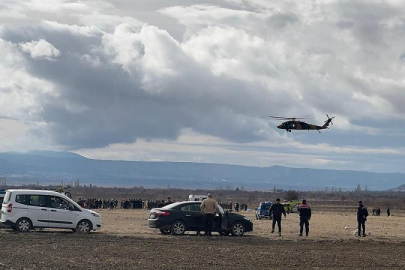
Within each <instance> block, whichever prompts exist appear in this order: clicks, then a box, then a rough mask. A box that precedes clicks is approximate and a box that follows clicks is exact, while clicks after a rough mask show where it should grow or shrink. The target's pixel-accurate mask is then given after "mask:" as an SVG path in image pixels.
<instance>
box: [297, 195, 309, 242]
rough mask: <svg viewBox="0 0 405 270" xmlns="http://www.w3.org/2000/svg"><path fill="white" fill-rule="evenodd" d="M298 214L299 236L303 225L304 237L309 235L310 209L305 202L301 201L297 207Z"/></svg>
mask: <svg viewBox="0 0 405 270" xmlns="http://www.w3.org/2000/svg"><path fill="white" fill-rule="evenodd" d="M298 213H299V215H300V236H302V231H303V230H304V225H305V235H306V236H308V233H309V220H310V219H311V207H309V206H308V204H307V201H306V200H302V204H300V205H299V206H298Z"/></svg>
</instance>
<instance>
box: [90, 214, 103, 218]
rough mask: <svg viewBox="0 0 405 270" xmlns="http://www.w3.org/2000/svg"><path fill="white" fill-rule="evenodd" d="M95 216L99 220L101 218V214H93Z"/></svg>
mask: <svg viewBox="0 0 405 270" xmlns="http://www.w3.org/2000/svg"><path fill="white" fill-rule="evenodd" d="M91 214H92V215H93V216H95V217H97V218H99V217H101V216H100V215H99V214H97V213H91Z"/></svg>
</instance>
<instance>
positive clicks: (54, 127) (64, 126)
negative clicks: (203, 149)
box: [4, 24, 275, 149]
mask: <svg viewBox="0 0 405 270" xmlns="http://www.w3.org/2000/svg"><path fill="white" fill-rule="evenodd" d="M53 27H54V28H52V27H50V26H49V24H46V26H45V27H44V26H43V25H37V26H30V27H25V28H23V29H20V31H13V32H11V31H6V32H5V34H4V37H5V38H8V39H9V40H11V41H13V42H27V41H29V40H33V39H34V37H40V38H43V39H46V40H47V41H48V42H50V43H52V45H53V46H54V47H55V48H57V49H58V50H59V51H60V52H61V54H60V56H59V57H57V59H56V60H55V61H46V60H38V59H32V58H31V57H30V56H29V55H28V54H26V55H25V57H26V62H27V68H28V70H29V73H30V74H32V75H34V76H36V77H39V78H41V79H44V80H46V81H48V82H51V83H52V84H53V85H54V86H55V93H53V94H52V95H47V96H46V95H44V96H43V97H42V98H41V104H39V105H40V107H41V108H42V113H41V114H39V115H36V117H37V120H40V121H44V122H46V128H45V129H43V130H42V132H50V134H52V137H53V138H54V140H55V142H56V143H57V144H61V145H64V146H66V147H68V148H71V149H80V148H92V147H103V146H106V145H109V144H112V143H132V142H134V141H136V139H137V138H139V137H141V138H145V139H156V138H168V139H173V140H174V139H176V138H177V136H178V135H179V134H180V132H181V130H182V129H183V128H192V129H194V130H196V131H199V132H201V133H203V134H211V135H215V136H219V137H224V138H228V139H230V140H234V141H254V140H261V139H264V138H265V137H266V136H268V134H265V133H264V134H263V133H262V134H261V133H259V131H260V130H261V129H263V130H266V129H267V132H268V131H269V130H270V127H268V126H267V123H266V122H262V121H260V120H257V119H255V118H256V117H257V113H259V117H263V118H264V117H266V115H265V114H264V113H263V112H265V110H266V109H267V107H268V106H271V104H273V105H274V104H275V101H272V100H271V99H270V98H269V97H267V98H264V99H263V98H257V97H258V96H263V94H264V89H263V88H262V87H261V86H260V85H254V84H253V85H252V84H248V83H245V82H243V81H238V80H234V79H231V78H227V76H220V77H218V76H214V75H213V74H212V73H211V72H209V70H207V69H205V68H203V67H201V66H199V65H197V64H196V63H195V62H194V61H193V60H192V59H187V58H186V59H185V61H184V60H181V61H180V60H177V59H172V61H178V62H179V63H177V64H179V65H185V66H183V67H178V69H179V71H180V74H179V75H178V76H177V77H176V78H175V79H173V78H164V79H163V80H162V79H156V78H155V79H156V80H162V81H161V82H159V83H160V87H162V89H160V90H159V91H157V90H156V91H155V89H152V90H151V89H149V90H146V89H145V85H144V83H143V78H144V76H145V74H144V72H145V71H142V70H141V68H140V67H137V68H134V69H131V71H130V72H128V71H126V70H124V68H123V66H122V65H120V64H117V63H111V62H110V60H109V58H108V56H106V55H105V54H104V53H103V52H102V51H101V49H100V48H101V34H100V33H99V32H97V31H96V32H89V33H87V32H86V33H85V34H83V33H80V31H78V29H76V30H77V31H76V30H66V29H64V28H60V25H53ZM81 30H83V29H81ZM72 31H76V32H72ZM161 38H168V36H167V35H163V37H161ZM168 40H169V41H168V42H174V41H170V39H168ZM96 48H98V49H96ZM152 53H154V52H152ZM168 53H169V54H170V53H171V52H168ZM175 53H176V52H175ZM177 53H179V52H177ZM180 54H182V53H181V52H180ZM84 55H86V56H89V58H90V60H91V59H97V64H96V65H95V64H94V63H93V62H92V61H90V62H89V61H86V58H83V56H84ZM139 57H140V58H142V57H144V55H140V56H139ZM183 57H186V56H184V55H183ZM177 64H175V65H177ZM153 75H154V74H151V76H153ZM152 83H154V82H152ZM252 86H254V88H253V89H250V88H251V87H252ZM253 104H254V106H253V107H254V108H255V109H251V108H252V105H253ZM260 113H261V114H262V115H260ZM40 132H41V131H39V130H37V131H36V134H37V135H38V134H41V133H40Z"/></svg>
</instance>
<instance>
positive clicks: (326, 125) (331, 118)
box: [322, 114, 335, 128]
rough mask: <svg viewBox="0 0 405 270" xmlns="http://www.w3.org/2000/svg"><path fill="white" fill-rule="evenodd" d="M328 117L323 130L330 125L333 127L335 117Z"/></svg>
mask: <svg viewBox="0 0 405 270" xmlns="http://www.w3.org/2000/svg"><path fill="white" fill-rule="evenodd" d="M326 117H328V120H326V121H325V124H323V126H322V128H328V126H329V124H331V125H332V126H333V122H332V120H333V118H335V117H334V116H332V117H329V115H328V114H326Z"/></svg>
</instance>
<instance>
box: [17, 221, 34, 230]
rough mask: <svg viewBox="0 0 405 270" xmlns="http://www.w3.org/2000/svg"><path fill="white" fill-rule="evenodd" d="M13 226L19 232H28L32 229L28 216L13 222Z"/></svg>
mask: <svg viewBox="0 0 405 270" xmlns="http://www.w3.org/2000/svg"><path fill="white" fill-rule="evenodd" d="M15 227H16V229H17V231H19V232H29V231H30V230H31V229H32V223H31V220H29V219H28V218H20V219H19V220H17V222H16V223H15Z"/></svg>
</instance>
